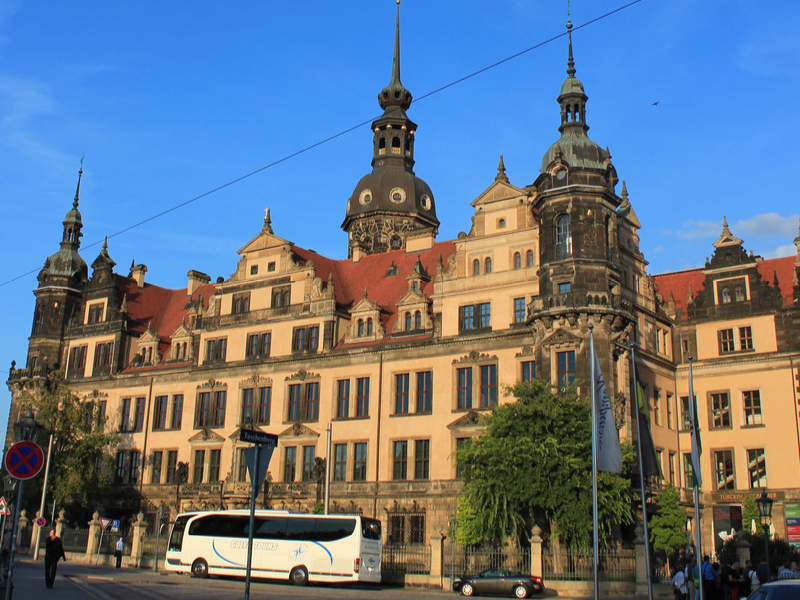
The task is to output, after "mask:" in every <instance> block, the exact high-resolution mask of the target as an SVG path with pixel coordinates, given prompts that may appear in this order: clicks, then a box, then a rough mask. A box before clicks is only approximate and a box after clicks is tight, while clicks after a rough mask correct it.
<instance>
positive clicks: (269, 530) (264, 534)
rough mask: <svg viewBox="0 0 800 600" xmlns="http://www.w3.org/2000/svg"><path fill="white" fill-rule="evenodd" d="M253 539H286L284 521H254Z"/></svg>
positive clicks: (261, 519)
mask: <svg viewBox="0 0 800 600" xmlns="http://www.w3.org/2000/svg"><path fill="white" fill-rule="evenodd" d="M255 527H256V530H255V533H254V534H253V536H254V537H257V538H259V539H267V540H283V539H286V519H273V518H266V519H264V518H259V519H256V525H255Z"/></svg>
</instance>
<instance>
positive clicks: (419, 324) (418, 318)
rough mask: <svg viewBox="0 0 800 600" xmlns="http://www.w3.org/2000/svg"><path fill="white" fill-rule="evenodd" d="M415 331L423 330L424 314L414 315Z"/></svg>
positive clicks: (416, 313) (417, 313)
mask: <svg viewBox="0 0 800 600" xmlns="http://www.w3.org/2000/svg"><path fill="white" fill-rule="evenodd" d="M414 329H422V313H421V312H419V311H417V312H415V313H414Z"/></svg>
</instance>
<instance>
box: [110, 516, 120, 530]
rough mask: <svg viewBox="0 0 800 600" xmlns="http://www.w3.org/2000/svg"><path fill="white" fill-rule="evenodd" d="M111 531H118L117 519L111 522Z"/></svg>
mask: <svg viewBox="0 0 800 600" xmlns="http://www.w3.org/2000/svg"><path fill="white" fill-rule="evenodd" d="M111 531H119V519H114V520H113V521H111Z"/></svg>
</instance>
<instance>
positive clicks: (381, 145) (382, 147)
mask: <svg viewBox="0 0 800 600" xmlns="http://www.w3.org/2000/svg"><path fill="white" fill-rule="evenodd" d="M384 152H386V138H381V139H379V140H378V154H383V153H384Z"/></svg>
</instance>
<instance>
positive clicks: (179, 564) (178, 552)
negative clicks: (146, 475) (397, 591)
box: [165, 510, 383, 585]
mask: <svg viewBox="0 0 800 600" xmlns="http://www.w3.org/2000/svg"><path fill="white" fill-rule="evenodd" d="M249 525H250V511H249V510H221V511H208V512H205V511H204V512H190V513H184V514H181V515H178V518H177V519H175V523H174V524H173V525H172V532H171V533H170V536H169V545H168V547H167V559H166V562H165V565H166V569H167V570H168V571H178V572H180V573H191V574H192V575H193V576H195V577H208V576H209V575H229V576H237V577H244V576H245V575H246V570H247V536H248V529H249ZM253 532H254V533H253V558H252V564H251V576H252V577H262V578H269V579H287V578H288V579H289V581H291V582H292V583H294V584H295V585H305V584H306V583H308V582H309V581H315V582H348V581H349V582H352V581H369V582H374V583H379V582H380V580H381V552H382V550H383V545H382V542H381V522H380V521H378V520H377V519H369V518H366V517H361V516H358V515H352V516H351V515H336V516H334V515H327V516H325V515H308V514H301V513H294V512H290V511H286V510H257V511H256V516H255V527H254V529H253Z"/></svg>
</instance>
